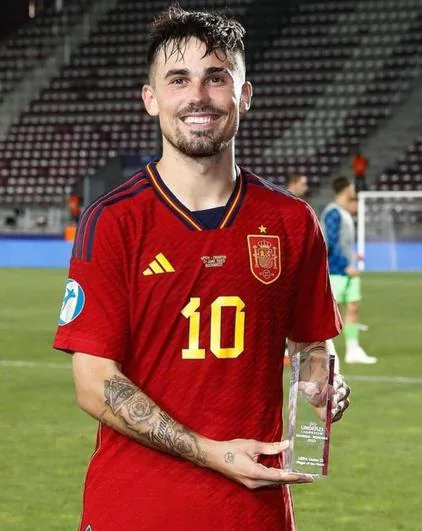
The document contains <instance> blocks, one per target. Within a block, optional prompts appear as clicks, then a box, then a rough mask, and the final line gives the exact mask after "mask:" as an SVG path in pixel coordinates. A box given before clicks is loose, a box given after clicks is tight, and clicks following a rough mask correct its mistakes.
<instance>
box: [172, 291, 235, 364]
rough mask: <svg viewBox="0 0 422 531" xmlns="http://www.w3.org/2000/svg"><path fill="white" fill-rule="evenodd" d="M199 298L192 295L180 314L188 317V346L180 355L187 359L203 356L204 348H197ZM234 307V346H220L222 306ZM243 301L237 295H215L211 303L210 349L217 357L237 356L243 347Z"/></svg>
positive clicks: (199, 321)
mask: <svg viewBox="0 0 422 531" xmlns="http://www.w3.org/2000/svg"><path fill="white" fill-rule="evenodd" d="M200 305H201V299H200V298H199V297H192V298H191V299H190V301H189V302H188V304H187V305H186V306H185V307H184V308H183V310H182V315H183V316H184V317H186V319H189V346H188V348H184V349H182V357H183V359H187V360H198V359H204V358H205V349H204V348H199V331H200V326H201V314H200V311H199V306H200ZM228 307H232V308H236V316H235V323H234V346H233V347H222V346H221V310H222V308H228ZM244 308H245V303H244V302H243V301H242V299H241V298H239V297H217V298H216V299H215V301H214V302H213V303H212V304H211V337H210V350H211V352H212V353H213V354H214V356H216V357H217V358H237V357H238V356H240V354H242V352H243V350H244V348H245V313H244V312H243V309H244Z"/></svg>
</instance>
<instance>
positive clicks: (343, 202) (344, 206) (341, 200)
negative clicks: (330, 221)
mask: <svg viewBox="0 0 422 531" xmlns="http://www.w3.org/2000/svg"><path fill="white" fill-rule="evenodd" d="M335 202H336V203H337V205H338V206H339V207H341V208H343V209H344V210H347V208H346V201H344V200H343V199H342V198H337V199H336V200H335Z"/></svg>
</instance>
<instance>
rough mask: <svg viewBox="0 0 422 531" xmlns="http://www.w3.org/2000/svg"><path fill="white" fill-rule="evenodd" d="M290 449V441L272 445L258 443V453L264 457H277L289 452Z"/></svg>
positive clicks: (271, 443)
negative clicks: (285, 451)
mask: <svg viewBox="0 0 422 531" xmlns="http://www.w3.org/2000/svg"><path fill="white" fill-rule="evenodd" d="M288 447H289V441H280V442H270V443H266V442H260V441H256V452H257V453H259V454H263V455H277V454H280V453H281V452H283V451H284V450H287V448H288Z"/></svg>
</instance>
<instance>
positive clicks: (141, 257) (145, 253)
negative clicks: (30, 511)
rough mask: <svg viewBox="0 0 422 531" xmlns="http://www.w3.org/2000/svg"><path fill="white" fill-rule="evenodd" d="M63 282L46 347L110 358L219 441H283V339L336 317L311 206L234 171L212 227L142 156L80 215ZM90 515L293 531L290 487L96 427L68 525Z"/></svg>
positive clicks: (167, 524)
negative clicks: (239, 476)
mask: <svg viewBox="0 0 422 531" xmlns="http://www.w3.org/2000/svg"><path fill="white" fill-rule="evenodd" d="M70 279H71V280H69V281H68V284H67V289H66V296H65V300H64V302H63V306H62V311H61V320H60V324H61V326H59V328H58V331H57V335H56V338H55V342H54V346H55V347H56V348H58V349H62V350H67V351H79V352H85V353H88V354H92V355H95V356H101V357H105V358H110V359H113V360H115V361H116V362H119V363H121V366H122V372H123V373H124V374H125V375H126V376H127V377H128V378H130V379H131V380H132V381H133V382H134V383H135V384H136V385H138V386H139V387H140V388H141V389H142V391H144V392H145V393H146V394H147V395H149V396H150V397H151V398H152V399H153V400H154V401H156V402H157V404H158V405H159V406H161V407H162V408H163V409H164V410H165V411H167V412H168V413H169V414H170V415H172V416H173V417H174V418H175V419H176V420H178V421H179V422H181V423H183V424H185V425H186V426H187V427H189V428H191V429H192V430H195V431H196V432H198V433H200V434H201V435H203V436H205V437H209V438H211V439H216V440H230V439H234V438H253V439H258V440H260V441H279V440H280V439H281V434H282V424H281V407H282V403H281V401H282V398H281V397H282V373H283V355H284V346H285V340H286V337H289V338H290V339H293V340H295V341H305V342H310V341H319V340H324V339H328V338H331V337H334V336H336V335H337V334H338V332H339V330H340V319H339V315H338V311H337V306H336V305H335V303H334V301H333V297H332V294H331V290H330V284H329V280H328V273H327V256H326V247H325V243H324V240H323V237H322V235H321V231H320V227H319V224H318V221H317V219H316V217H315V215H314V213H313V211H312V210H311V208H310V207H309V206H308V205H307V204H306V203H305V202H304V201H301V200H300V199H297V198H295V197H293V196H291V195H290V194H288V193H286V192H283V191H281V190H280V189H278V188H276V187H274V186H273V185H271V184H270V183H268V182H266V181H264V180H262V179H261V178H259V177H256V176H254V175H253V174H251V173H249V172H248V171H246V170H243V169H242V170H241V172H240V174H239V176H238V178H237V183H236V187H235V189H234V191H233V193H232V195H231V197H230V200H229V201H228V203H227V205H226V207H225V212H224V215H223V217H222V218H221V221H220V224H219V227H218V228H216V229H211V230H210V229H206V228H205V227H204V226H202V225H201V223H200V222H199V221H197V220H196V219H195V217H194V216H193V215H192V213H191V212H190V211H189V210H188V209H187V208H185V207H184V206H183V205H182V204H181V203H180V202H179V201H178V200H177V198H176V197H175V196H174V195H173V194H172V193H171V192H170V190H169V189H168V188H167V187H166V185H165V184H164V182H163V181H162V179H161V178H160V176H159V174H158V172H157V169H156V167H155V165H154V164H150V165H149V166H147V168H146V171H145V172H140V173H138V174H136V175H134V176H133V177H132V178H131V179H130V180H129V181H128V182H126V183H125V184H122V185H120V186H119V187H117V188H116V189H114V190H113V191H111V192H110V193H108V194H107V195H105V196H103V197H102V198H100V199H98V200H97V201H95V202H94V203H93V204H92V205H91V206H90V207H89V208H88V209H87V210H86V211H85V212H84V214H83V216H82V219H81V222H80V224H79V228H78V232H77V236H76V240H75V244H74V249H73V256H72V259H71V265H70ZM277 462H278V457H276V458H275V459H274V460H271V459H269V460H268V461H267V462H266V463H268V464H269V465H272V466H277ZM89 526H91V527H92V530H93V531H97V530H98V531H117V530H118V531H133V530H136V531H144V530H145V531H165V530H168V529H184V530H185V531H190V530H191V531H198V530H201V531H212V530H218V531H249V530H250V531H259V530H263V531H264V530H265V531H273V530H286V531H290V530H292V529H294V522H293V514H292V506H291V501H290V493H289V489H288V488H287V487H282V488H274V489H258V490H248V489H247V488H245V487H243V486H241V485H238V484H236V483H234V482H232V481H230V480H228V479H226V478H225V477H223V476H221V475H219V474H217V473H215V472H213V471H211V470H209V469H206V468H201V467H198V466H196V465H194V464H192V463H190V462H188V461H186V460H184V459H181V458H178V457H174V456H171V455H167V454H164V453H161V452H159V451H156V450H153V449H150V448H147V447H145V446H143V445H141V444H139V443H137V442H135V441H132V440H130V439H129V438H127V437H124V436H122V435H120V434H118V433H116V432H115V431H113V430H111V429H109V428H108V427H107V426H104V425H100V427H99V433H98V441H97V450H96V452H95V454H94V456H93V458H92V460H91V462H90V465H89V469H88V472H87V477H86V481H85V492H84V502H83V517H82V523H81V527H80V529H81V531H85V530H86V529H90V527H89Z"/></svg>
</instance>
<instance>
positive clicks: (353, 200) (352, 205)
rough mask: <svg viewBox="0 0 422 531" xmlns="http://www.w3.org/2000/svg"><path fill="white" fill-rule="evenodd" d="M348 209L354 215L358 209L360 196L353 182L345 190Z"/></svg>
mask: <svg viewBox="0 0 422 531" xmlns="http://www.w3.org/2000/svg"><path fill="white" fill-rule="evenodd" d="M344 196H345V206H346V210H347V211H348V212H349V213H350V214H352V216H354V215H355V214H356V213H357V211H358V196H357V194H356V189H355V185H354V184H351V185H350V186H348V187H347V188H346V189H345V190H344Z"/></svg>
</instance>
